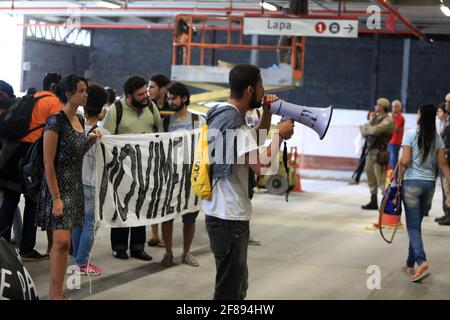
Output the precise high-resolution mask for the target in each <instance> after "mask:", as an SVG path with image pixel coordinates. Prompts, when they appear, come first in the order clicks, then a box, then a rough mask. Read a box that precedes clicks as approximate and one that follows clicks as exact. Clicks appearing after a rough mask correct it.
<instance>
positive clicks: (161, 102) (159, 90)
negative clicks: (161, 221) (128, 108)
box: [147, 73, 171, 248]
mask: <svg viewBox="0 0 450 320" xmlns="http://www.w3.org/2000/svg"><path fill="white" fill-rule="evenodd" d="M169 84H170V80H169V78H168V77H167V76H166V75H164V74H160V73H159V74H154V75H152V76H151V78H150V82H149V84H148V96H149V97H150V99H151V100H152V101H153V102H154V103H155V104H156V106H157V107H158V109H159V111H160V112H167V111H171V109H170V106H169V103H168V102H167V87H168V85H169ZM151 229H152V236H151V238H150V240H148V241H147V244H148V245H149V246H150V247H155V246H158V247H162V248H163V247H165V243H164V241H161V240H160V239H159V233H158V224H157V223H156V224H152V225H151Z"/></svg>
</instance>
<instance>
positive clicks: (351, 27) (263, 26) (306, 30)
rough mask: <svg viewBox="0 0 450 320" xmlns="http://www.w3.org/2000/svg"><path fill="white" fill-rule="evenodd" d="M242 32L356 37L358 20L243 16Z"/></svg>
mask: <svg viewBox="0 0 450 320" xmlns="http://www.w3.org/2000/svg"><path fill="white" fill-rule="evenodd" d="M244 34H260V35H273V36H307V37H334V38H357V37H358V20H357V19H355V20H350V19H345V20H344V19H316V18H311V19H293V18H270V17H244Z"/></svg>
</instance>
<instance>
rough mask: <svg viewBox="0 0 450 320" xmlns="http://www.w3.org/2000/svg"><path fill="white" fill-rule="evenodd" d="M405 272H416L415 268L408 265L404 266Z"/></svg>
mask: <svg viewBox="0 0 450 320" xmlns="http://www.w3.org/2000/svg"><path fill="white" fill-rule="evenodd" d="M401 269H402V271H403V272H406V273H409V274H414V268H410V267H408V266H403V267H402V268H401Z"/></svg>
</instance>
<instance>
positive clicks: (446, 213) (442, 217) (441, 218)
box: [434, 212, 448, 222]
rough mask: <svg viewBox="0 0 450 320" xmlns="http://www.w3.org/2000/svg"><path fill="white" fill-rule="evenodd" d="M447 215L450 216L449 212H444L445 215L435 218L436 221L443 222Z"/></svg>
mask: <svg viewBox="0 0 450 320" xmlns="http://www.w3.org/2000/svg"><path fill="white" fill-rule="evenodd" d="M447 217H448V212H444V215H443V216H441V217H439V218H436V219H434V221H436V222H441V221H442V220H445V219H446V218H447Z"/></svg>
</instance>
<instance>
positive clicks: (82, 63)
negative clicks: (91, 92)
mask: <svg viewBox="0 0 450 320" xmlns="http://www.w3.org/2000/svg"><path fill="white" fill-rule="evenodd" d="M89 51H90V49H89V48H87V47H80V46H74V45H68V44H67V45H66V44H55V43H52V42H49V41H43V40H30V39H26V41H25V45H24V53H23V54H24V59H23V61H24V62H30V71H24V72H23V81H22V90H23V91H25V90H26V89H27V88H30V87H35V88H36V89H38V91H40V90H42V79H43V78H44V75H45V73H47V72H58V73H60V74H62V75H69V74H72V73H75V74H78V75H81V76H85V71H86V70H88V69H89Z"/></svg>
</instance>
